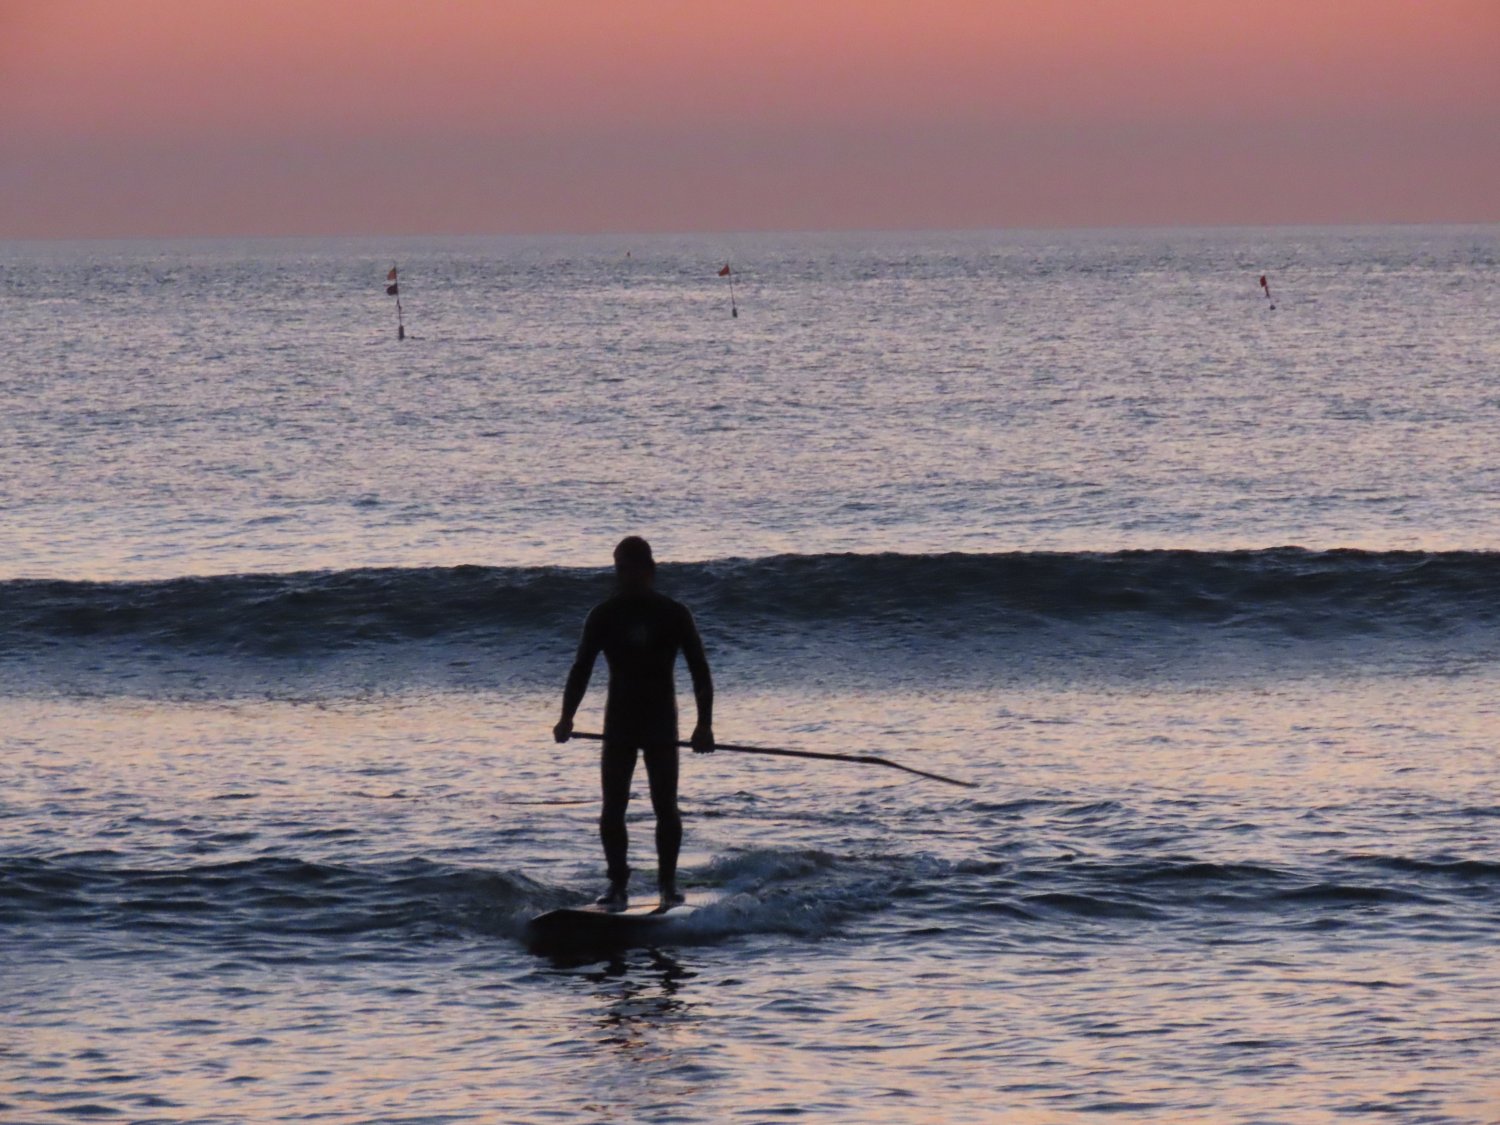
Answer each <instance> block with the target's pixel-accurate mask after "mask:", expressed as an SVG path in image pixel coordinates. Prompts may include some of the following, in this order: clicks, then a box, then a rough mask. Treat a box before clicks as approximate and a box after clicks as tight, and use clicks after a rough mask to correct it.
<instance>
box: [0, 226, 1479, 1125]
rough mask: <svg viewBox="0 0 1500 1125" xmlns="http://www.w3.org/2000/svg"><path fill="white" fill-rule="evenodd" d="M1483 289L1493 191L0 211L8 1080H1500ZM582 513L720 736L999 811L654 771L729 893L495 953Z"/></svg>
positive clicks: (711, 1112) (269, 1097)
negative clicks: (1026, 203)
mask: <svg viewBox="0 0 1500 1125" xmlns="http://www.w3.org/2000/svg"><path fill="white" fill-rule="evenodd" d="M726 260H727V261H730V262H732V263H733V264H734V266H735V268H736V269H737V270H738V271H739V272H738V276H737V279H736V286H735V294H734V296H735V299H736V303H737V306H738V308H739V312H740V315H739V316H738V317H731V316H730V315H729V292H728V289H727V286H726V284H725V280H724V279H722V278H719V277H717V276H715V274H716V271H717V269H718V268H719V266H720V265H722V264H723V263H724V262H725V261H726ZM393 261H394V262H396V263H398V264H399V266H400V269H401V285H402V299H403V305H404V308H405V314H406V323H407V329H408V332H409V337H408V339H406V340H405V341H403V342H398V341H397V340H396V339H395V318H394V312H395V310H394V308H393V302H392V301H391V299H390V298H389V297H387V296H385V294H384V285H385V282H384V276H385V271H386V270H387V269H388V268H389V267H390V265H391V264H392V262H393ZM1262 273H1266V274H1268V276H1269V280H1270V282H1271V287H1272V293H1273V295H1274V297H1275V304H1276V308H1275V309H1274V310H1273V309H1271V308H1270V307H1269V302H1267V300H1266V298H1265V297H1264V295H1263V294H1261V292H1260V291H1259V288H1258V286H1257V280H1258V278H1259V276H1260V274H1262ZM1497 283H1500V228H1496V227H1473V228H1459V227H1439V228H1430V227H1416V228H1361V229H1329V230H1312V229H1307V230H1304V229H1287V230H1226V231H1114V232H1108V231H1100V232H1076V233H1074V232H1065V233H1015V232H994V233H954V234H869V235H776V236H769V235H755V236H751V235H740V236H723V237H694V238H689V237H682V238H644V237H643V238H631V239H625V238H619V237H612V238H592V239H582V238H577V239H565V238H553V239H448V240H441V239H426V240H414V239H405V240H329V241H309V240H304V241H289V242H266V241H249V242H230V241H225V242H181V243H168V242H162V243H151V242H124V243H93V244H14V243H12V244H0V318H3V324H4V340H5V343H4V347H3V351H0V396H3V405H4V410H3V412H0V427H3V433H4V439H5V440H4V449H5V454H6V456H5V461H4V463H3V466H0V505H3V512H4V519H3V525H0V526H3V532H4V542H5V550H4V552H3V553H0V746H3V753H0V1016H3V1018H4V1025H5V1028H6V1030H5V1032H4V1034H3V1035H0V1120H4V1121H5V1122H7V1125H9V1123H10V1122H17V1123H34V1122H56V1121H70V1120H77V1121H99V1120H110V1121H115V1120H118V1121H131V1122H190V1121H192V1122H208V1121H213V1122H257V1123H258V1122H267V1121H303V1120H307V1121H312V1120H317V1121H321V1122H340V1123H342V1122H350V1123H352V1122H367V1121H381V1122H411V1123H415V1122H432V1123H436V1122H461V1121H479V1122H491V1121H506V1122H510V1121H514V1122H565V1121H622V1122H623V1121H653V1122H656V1121H660V1122H718V1121H744V1122H772V1121H788V1120H807V1121H851V1122H877V1123H881V1122H893V1123H894V1122H915V1121H943V1122H991V1121H1006V1122H1023V1123H1031V1122H1073V1121H1092V1120H1114V1121H1121V1122H1163V1121H1171V1122H1205V1123H1208V1122H1212V1123H1218V1122H1226V1123H1228V1122H1234V1123H1240V1122H1243V1123H1251V1122H1256V1123H1260V1122H1286V1123H1294V1125H1303V1123H1321V1122H1351V1121H1390V1122H1432V1123H1438V1122H1442V1123H1458V1122H1464V1123H1469V1122H1489V1123H1493V1122H1497V1121H1500V1079H1497V1078H1496V1077H1495V1076H1496V1075H1500V1001H1497V996H1500V957H1497V952H1500V769H1497V750H1496V748H1497V742H1500V703H1497V699H1500V691H1497V689H1500V553H1497V552H1500V467H1497V465H1500V462H1497V458H1496V453H1495V450H1496V448H1497V438H1500V333H1497V329H1496V326H1497V325H1500V284H1497ZM628 532H639V533H642V534H645V535H647V536H648V537H649V538H651V539H652V541H653V543H654V544H655V545H656V547H657V551H658V554H659V556H660V557H661V558H662V559H663V560H665V562H664V566H663V569H662V574H661V583H662V585H663V587H664V588H665V589H667V590H668V591H669V592H671V593H673V594H675V595H677V596H679V597H681V598H682V599H683V600H684V601H686V602H687V603H688V604H689V605H690V606H691V607H692V608H693V609H694V610H695V612H696V614H697V617H698V621H699V626H700V629H701V631H702V632H703V635H704V638H705V642H706V644H707V646H708V650H709V656H710V659H711V661H712V662H713V665H714V669H715V673H716V678H717V681H718V686H719V704H718V715H717V722H716V729H717V733H718V735H719V737H720V738H721V739H724V740H725V741H734V742H745V743H760V744H763V745H769V746H792V747H797V748H802V749H808V750H819V751H833V752H853V753H875V754H883V755H886V756H888V757H891V758H893V759H897V760H900V761H902V762H905V763H907V764H910V765H913V766H916V767H918V768H922V769H928V770H933V771H937V772H941V773H946V774H952V775H955V776H959V777H962V778H965V779H967V780H971V781H974V782H977V783H978V787H977V788H975V789H958V788H953V787H949V786H944V785H941V784H938V783H935V782H929V781H924V780H921V779H916V778H910V777H907V776H906V775H902V774H899V773H896V772H895V771H888V770H880V769H872V768H870V767H863V766H856V765H841V764H835V763H821V762H801V761H788V760H784V759H767V758H756V757H751V756H745V755H734V754H730V753H720V754H716V755H714V756H712V757H701V756H700V757H691V758H688V759H687V760H685V762H684V771H683V774H684V776H683V799H682V804H683V809H684V813H685V816H686V820H687V839H686V844H685V852H684V866H685V871H684V875H685V879H686V881H687V882H688V883H689V884H690V886H691V887H692V888H693V889H695V890H699V891H704V892H712V893H713V894H714V895H716V896H717V899H716V902H715V904H714V905H712V906H710V907H709V908H707V909H706V910H704V911H702V912H700V913H699V914H698V915H696V916H695V917H694V918H693V920H692V921H691V922H690V923H689V924H686V925H684V926H681V927H679V928H678V929H677V930H675V931H673V932H672V933H671V934H670V936H669V938H668V939H666V940H664V941H663V942H661V943H660V944H659V946H658V947H657V948H653V949H639V950H630V951H625V952H622V953H619V954H617V955H614V956H607V957H598V958H589V957H571V958H553V957H548V956H544V955H539V954H536V953H533V952H530V951H528V950H527V948H526V944H525V942H524V940H523V931H524V923H525V920H526V919H527V918H528V917H530V916H531V915H533V914H535V913H537V912H539V911H541V910H544V909H548V908H551V907H554V906H557V905H561V904H564V903H569V902H576V901H578V900H581V899H583V898H586V897H590V896H592V894H594V893H596V892H597V889H598V887H599V885H600V879H601V875H602V862H601V860H600V857H599V855H598V849H597V843H596V840H595V836H594V820H595V817H596V815H597V805H596V799H597V794H596V790H595V786H596V767H595V762H594V754H595V748H594V747H593V746H591V745H590V744H586V743H579V742H575V743H570V744H568V745H566V746H557V745H555V744H554V743H553V742H552V741H551V739H550V725H551V722H552V721H553V719H554V717H555V712H556V708H557V701H558V695H559V693H560V688H561V680H562V677H563V674H564V672H565V670H566V667H567V664H568V661H569V659H570V657H571V653H572V647H573V644H574V642H575V640H576V636H577V630H578V627H579V624H580V623H581V620H582V617H583V615H584V613H585V612H586V611H587V609H588V608H589V606H590V605H591V604H592V603H593V602H594V601H595V600H597V599H598V598H599V597H601V596H602V595H603V594H604V593H605V592H606V591H607V589H608V575H607V572H606V570H605V569H604V564H606V563H607V561H608V556H609V550H610V548H611V546H612V545H613V542H614V541H615V539H616V538H618V537H619V536H620V535H622V534H625V533H628ZM603 678H604V670H603V668H602V667H601V668H600V670H599V672H598V673H597V678H596V680H595V688H594V690H593V691H592V692H591V694H590V697H589V699H588V700H587V701H586V703H585V707H584V711H583V713H582V716H581V721H580V725H581V726H592V725H595V724H596V723H597V721H598V715H599V711H600V703H601V700H602V685H603ZM684 703H685V705H686V706H688V707H689V708H690V703H689V702H688V701H687V700H686V698H685V699H684ZM637 788H638V796H639V797H640V798H641V799H640V800H639V801H638V802H637V806H636V807H635V809H634V811H633V813H632V820H631V828H632V836H633V843H634V859H635V861H636V863H637V866H638V868H640V869H641V875H640V876H638V880H639V882H638V887H637V890H638V892H639V893H642V894H649V893H650V891H651V889H652V870H651V868H652V857H651V851H650V826H651V820H650V814H649V810H648V808H647V802H645V801H644V791H643V788H644V787H643V783H640V782H638V785H637Z"/></svg>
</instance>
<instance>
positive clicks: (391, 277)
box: [385, 266, 1265, 281]
mask: <svg viewBox="0 0 1500 1125" xmlns="http://www.w3.org/2000/svg"><path fill="white" fill-rule="evenodd" d="M385 279H386V280H387V281H395V280H396V267H395V266H392V267H391V272H390V273H388V274H386V275H385ZM1261 280H1262V281H1264V280H1265V278H1261Z"/></svg>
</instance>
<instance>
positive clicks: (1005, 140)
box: [0, 0, 1500, 238]
mask: <svg viewBox="0 0 1500 1125" xmlns="http://www.w3.org/2000/svg"><path fill="white" fill-rule="evenodd" d="M1495 220H1500V0H1233V2H1231V0H923V2H917V0H736V2H733V3H730V2H721V0H684V2H679V0H494V2H480V0H345V2H339V0H255V2H253V3H250V2H236V3H230V2H227V0H222V2H221V0H0V237H47V238H51V237H85V236H137V235H145V236H154V235H212V234H343V233H349V234H359V233H370V234H404V233H411V234H418V233H507V232H518V233H519V232H542V231H559V232H564V231H568V232H592V231H694V230H754V229H804V228H849V227H882V228H886V227H909V228H930V227H975V226H979V227H1006V226H1097V225H1126V224H1179V223H1180V224H1199V223H1285V222H1387V221H1416V222H1423V221H1495Z"/></svg>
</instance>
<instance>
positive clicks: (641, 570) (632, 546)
mask: <svg viewBox="0 0 1500 1125" xmlns="http://www.w3.org/2000/svg"><path fill="white" fill-rule="evenodd" d="M615 578H616V579H618V581H619V583H620V589H622V590H627V591H641V590H649V589H651V584H652V583H653V582H654V581H655V580H656V559H654V558H653V557H652V556H651V544H650V543H647V542H646V541H645V540H644V539H642V538H641V537H640V536H639V535H627V536H626V537H625V538H624V539H621V540H620V542H619V543H618V544H617V545H616V546H615Z"/></svg>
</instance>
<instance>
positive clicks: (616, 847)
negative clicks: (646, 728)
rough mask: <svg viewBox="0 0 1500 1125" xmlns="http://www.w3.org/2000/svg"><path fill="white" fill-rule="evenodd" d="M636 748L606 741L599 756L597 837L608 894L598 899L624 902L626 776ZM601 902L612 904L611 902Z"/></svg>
mask: <svg viewBox="0 0 1500 1125" xmlns="http://www.w3.org/2000/svg"><path fill="white" fill-rule="evenodd" d="M635 756H636V750H635V747H634V746H633V745H628V744H626V743H621V742H606V743H605V744H604V749H603V750H602V751H601V753H600V756H599V780H600V784H601V788H602V790H603V797H604V800H603V804H602V807H601V809H600V812H599V840H600V842H601V843H603V845H604V860H605V863H606V864H607V865H608V868H609V893H608V894H606V895H605V896H604V899H601V902H604V900H605V899H608V900H613V899H615V898H619V899H620V902H619V905H621V906H623V905H624V896H625V885H626V884H627V883H628V882H629V881H630V865H629V863H628V862H627V861H626V860H627V856H628V855H629V849H630V836H629V833H628V832H627V831H626V829H625V809H626V806H628V805H629V804H630V779H631V778H632V777H633V776H634V775H635ZM605 905H614V902H613V901H610V902H605Z"/></svg>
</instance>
